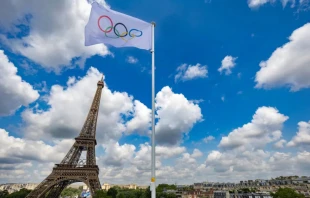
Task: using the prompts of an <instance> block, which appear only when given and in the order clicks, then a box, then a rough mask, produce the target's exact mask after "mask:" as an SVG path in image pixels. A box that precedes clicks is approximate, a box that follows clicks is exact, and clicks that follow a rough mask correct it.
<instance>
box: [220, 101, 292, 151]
mask: <svg viewBox="0 0 310 198" xmlns="http://www.w3.org/2000/svg"><path fill="white" fill-rule="evenodd" d="M287 119H288V117H287V116H285V115H283V114H281V113H279V111H278V110H277V109H275V108H272V107H260V108H258V109H257V111H256V112H255V114H254V116H253V119H252V121H251V122H250V123H247V124H245V125H243V126H242V127H240V128H237V129H234V130H233V131H232V132H230V133H229V134H228V136H225V137H223V138H222V140H221V142H220V144H219V147H220V148H223V149H240V150H246V149H248V148H249V147H251V148H256V149H260V148H263V147H264V146H265V145H266V144H268V143H270V142H274V141H277V140H279V139H280V138H281V136H282V132H281V129H282V125H283V123H284V122H285V121H286V120H287Z"/></svg>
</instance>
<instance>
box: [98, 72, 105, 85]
mask: <svg viewBox="0 0 310 198" xmlns="http://www.w3.org/2000/svg"><path fill="white" fill-rule="evenodd" d="M97 86H102V87H104V82H103V74H102V77H101V80H100V81H98V83H97Z"/></svg>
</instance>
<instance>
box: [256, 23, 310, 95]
mask: <svg viewBox="0 0 310 198" xmlns="http://www.w3.org/2000/svg"><path fill="white" fill-rule="evenodd" d="M309 34H310V23H307V24H305V25H304V26H302V27H300V28H298V29H296V30H295V31H294V32H293V33H292V35H291V36H290V37H289V40H290V41H289V42H288V43H286V44H284V45H283V46H282V47H279V48H277V49H276V50H275V51H274V52H273V53H272V55H271V56H270V58H269V59H268V60H267V61H262V62H261V63H260V67H261V68H260V70H259V71H258V72H257V73H256V78H255V82H256V83H257V84H256V86H255V87H256V88H265V89H270V88H275V87H281V86H286V87H289V88H290V89H291V91H298V90H300V89H302V88H309V87H310V79H309V78H308V77H309V75H310V67H309V62H310V57H309V56H308V54H309V53H310V38H309Z"/></svg>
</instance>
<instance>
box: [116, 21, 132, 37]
mask: <svg viewBox="0 0 310 198" xmlns="http://www.w3.org/2000/svg"><path fill="white" fill-rule="evenodd" d="M118 25H122V26H123V27H124V28H125V30H126V31H125V32H124V33H125V34H124V33H123V34H122V35H120V34H119V32H118V31H117V30H116V27H117V26H118ZM113 29H114V34H115V35H116V36H119V37H125V36H127V35H128V30H127V27H126V26H125V25H124V24H123V23H117V24H115V25H114V28H113Z"/></svg>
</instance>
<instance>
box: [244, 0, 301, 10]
mask: <svg viewBox="0 0 310 198" xmlns="http://www.w3.org/2000/svg"><path fill="white" fill-rule="evenodd" d="M303 1H304V0H299V1H298V0H279V1H278V0H248V6H249V7H250V8H259V7H261V6H263V5H264V4H267V3H272V4H273V3H276V2H281V4H282V6H283V8H284V7H286V5H287V4H288V3H290V5H291V7H295V5H296V3H297V4H299V6H301V5H303V4H304V2H303Z"/></svg>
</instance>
